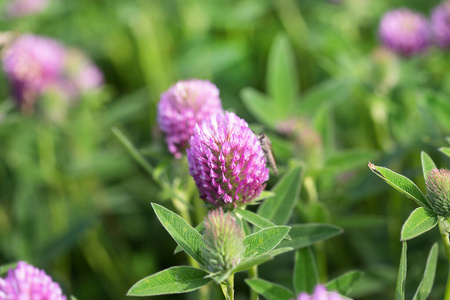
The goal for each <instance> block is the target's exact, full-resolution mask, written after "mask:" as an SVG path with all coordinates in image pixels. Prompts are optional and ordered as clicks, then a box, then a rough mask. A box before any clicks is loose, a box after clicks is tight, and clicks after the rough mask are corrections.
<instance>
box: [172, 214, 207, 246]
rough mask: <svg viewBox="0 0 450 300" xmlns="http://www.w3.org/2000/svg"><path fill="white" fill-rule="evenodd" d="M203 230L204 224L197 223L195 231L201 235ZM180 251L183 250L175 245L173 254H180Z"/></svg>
mask: <svg viewBox="0 0 450 300" xmlns="http://www.w3.org/2000/svg"><path fill="white" fill-rule="evenodd" d="M203 228H205V224H204V223H203V221H202V222H201V223H199V224H198V225H197V226H195V230H197V231H198V232H199V233H200V234H201V232H202V230H203ZM182 250H183V249H181V247H180V245H177V247H176V248H175V251H174V252H173V254H177V253H179V252H181V251H182Z"/></svg>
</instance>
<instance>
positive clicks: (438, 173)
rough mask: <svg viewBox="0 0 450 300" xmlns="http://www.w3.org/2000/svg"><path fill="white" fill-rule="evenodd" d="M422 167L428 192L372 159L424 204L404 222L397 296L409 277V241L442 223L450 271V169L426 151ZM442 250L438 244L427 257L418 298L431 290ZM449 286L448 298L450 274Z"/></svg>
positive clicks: (393, 182) (448, 295)
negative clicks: (440, 166)
mask: <svg viewBox="0 0 450 300" xmlns="http://www.w3.org/2000/svg"><path fill="white" fill-rule="evenodd" d="M440 150H441V151H442V152H443V153H445V154H447V155H448V156H450V151H449V150H450V148H441V149H440ZM421 161H422V171H423V177H424V179H425V183H426V191H427V193H426V194H423V193H422V191H421V190H420V189H419V188H418V187H417V186H416V185H415V184H414V183H413V182H412V181H411V180H409V179H408V178H406V177H404V176H403V175H400V174H398V173H395V172H393V171H391V170H390V169H388V168H384V167H379V166H375V165H374V164H372V163H369V168H370V169H371V170H372V172H374V173H375V174H376V175H378V176H379V177H380V178H382V179H383V180H385V181H386V182H387V183H388V184H389V185H391V186H392V187H394V188H395V189H396V190H398V191H399V192H401V193H402V194H404V195H405V196H407V197H408V198H411V199H412V200H414V201H415V202H416V203H417V204H418V205H419V206H420V207H419V208H417V209H415V210H414V211H413V212H412V213H411V215H410V216H409V217H408V219H407V220H406V221H405V223H404V224H403V227H402V230H401V233H400V239H401V241H402V242H403V246H402V256H401V260H400V267H399V273H398V279H397V288H396V294H397V296H400V297H402V299H403V298H404V295H405V279H406V270H407V266H406V253H407V243H406V242H407V241H408V240H411V239H413V238H415V237H417V236H419V235H422V234H423V233H425V232H427V231H429V230H430V229H432V228H434V227H435V226H436V225H438V227H439V231H440V235H441V238H442V241H443V244H444V248H445V252H446V255H447V260H448V261H449V274H450V239H449V235H450V230H449V228H450V225H449V224H450V223H449V219H448V217H449V214H450V171H448V170H446V169H438V168H437V167H436V164H435V163H434V161H433V160H432V159H431V157H430V156H429V155H428V154H427V153H425V152H422V154H421ZM437 255H438V250H437V246H436V244H435V245H433V247H432V248H431V250H430V253H429V255H428V259H427V263H426V264H427V265H426V268H425V272H424V276H423V279H422V282H421V283H420V285H419V287H418V288H417V291H416V295H415V297H414V299H425V298H427V297H428V295H429V294H430V292H431V289H432V287H433V282H434V276H435V271H436V264H437ZM447 280H448V281H447V287H446V291H445V295H444V299H445V300H449V299H450V275H449V276H448V279H447Z"/></svg>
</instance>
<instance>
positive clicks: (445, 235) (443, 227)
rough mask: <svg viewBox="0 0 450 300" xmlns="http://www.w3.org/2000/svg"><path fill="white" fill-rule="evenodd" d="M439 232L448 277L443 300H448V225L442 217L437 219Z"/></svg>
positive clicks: (449, 280)
mask: <svg viewBox="0 0 450 300" xmlns="http://www.w3.org/2000/svg"><path fill="white" fill-rule="evenodd" d="M439 231H440V233H441V238H442V241H443V242H444V248H445V254H447V260H448V262H449V275H448V277H447V287H446V288H445V295H444V300H450V239H449V236H448V234H449V223H448V221H447V219H445V218H444V217H439Z"/></svg>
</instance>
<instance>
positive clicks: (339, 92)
mask: <svg viewBox="0 0 450 300" xmlns="http://www.w3.org/2000/svg"><path fill="white" fill-rule="evenodd" d="M350 90H351V84H350V83H349V82H347V81H344V80H335V79H330V80H327V81H324V82H322V83H319V84H317V85H315V86H314V87H313V88H311V89H308V90H307V91H306V93H305V94H304V95H302V99H301V102H300V103H299V105H298V107H296V109H295V111H294V115H296V114H301V115H307V116H311V115H314V114H315V113H316V111H317V110H318V109H319V108H322V107H323V106H324V105H326V104H331V103H333V104H336V103H338V102H340V101H344V100H346V99H348V96H349V94H350Z"/></svg>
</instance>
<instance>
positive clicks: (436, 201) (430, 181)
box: [425, 169, 450, 217]
mask: <svg viewBox="0 0 450 300" xmlns="http://www.w3.org/2000/svg"><path fill="white" fill-rule="evenodd" d="M425 182H426V186H427V199H428V201H429V202H430V203H431V205H432V206H433V210H434V212H435V213H436V214H438V215H440V216H444V217H448V216H449V215H450V171H449V170H446V169H433V170H431V171H430V172H429V173H428V174H427V179H426V181H425Z"/></svg>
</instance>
